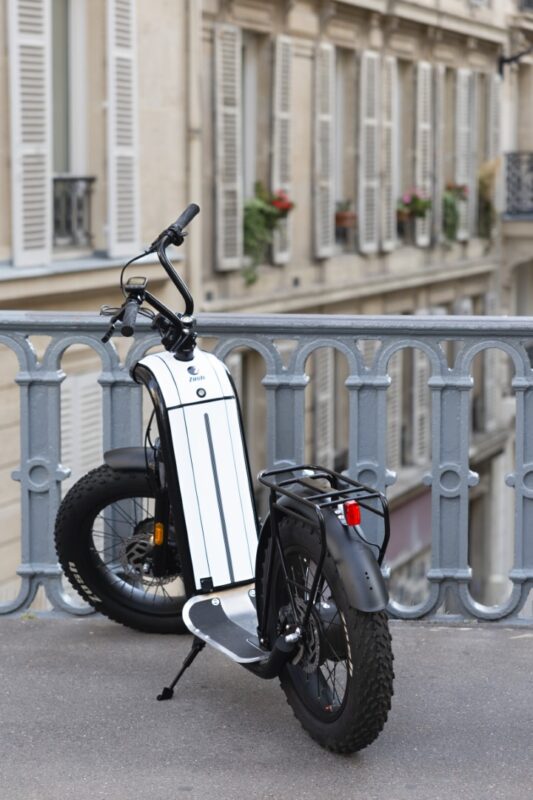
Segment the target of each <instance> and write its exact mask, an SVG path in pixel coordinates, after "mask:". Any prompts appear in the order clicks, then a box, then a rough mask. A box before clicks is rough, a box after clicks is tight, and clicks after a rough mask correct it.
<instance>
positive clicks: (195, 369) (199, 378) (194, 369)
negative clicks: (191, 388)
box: [187, 367, 205, 383]
mask: <svg viewBox="0 0 533 800" xmlns="http://www.w3.org/2000/svg"><path fill="white" fill-rule="evenodd" d="M187 372H188V373H189V375H190V376H191V377H190V378H189V383H193V382H194V381H205V375H199V374H198V373H199V372H200V370H199V369H198V367H187Z"/></svg>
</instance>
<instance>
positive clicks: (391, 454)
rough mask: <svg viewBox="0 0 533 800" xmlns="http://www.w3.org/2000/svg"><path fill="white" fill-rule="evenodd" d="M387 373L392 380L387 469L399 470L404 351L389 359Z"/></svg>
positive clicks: (388, 422)
mask: <svg viewBox="0 0 533 800" xmlns="http://www.w3.org/2000/svg"><path fill="white" fill-rule="evenodd" d="M387 372H388V374H389V377H390V379H391V385H390V386H389V388H388V389H387V468H388V469H391V470H397V469H399V467H400V466H401V463H402V378H403V374H402V373H403V353H402V351H399V352H396V353H394V355H393V356H392V358H390V359H389V364H388V367H387Z"/></svg>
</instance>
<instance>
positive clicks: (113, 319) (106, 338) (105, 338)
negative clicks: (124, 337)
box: [100, 306, 124, 344]
mask: <svg viewBox="0 0 533 800" xmlns="http://www.w3.org/2000/svg"><path fill="white" fill-rule="evenodd" d="M105 309H108V306H102V308H101V309H100V316H104V317H107V316H109V312H107V313H106V310H105ZM123 316H124V308H123V307H122V306H121V307H120V308H119V309H118V311H116V312H115V313H114V314H113V316H112V317H111V323H110V325H109V328H108V329H107V331H106V332H105V333H104V335H103V336H102V338H101V340H100V341H102V342H103V343H104V344H106V342H108V341H109V340H110V339H111V337H112V336H113V334H114V332H115V328H116V324H117V322H118V321H119V320H120V319H122V317H123Z"/></svg>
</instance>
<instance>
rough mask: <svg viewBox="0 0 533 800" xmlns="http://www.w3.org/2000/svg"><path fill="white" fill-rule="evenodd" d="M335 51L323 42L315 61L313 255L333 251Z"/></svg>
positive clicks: (329, 253)
mask: <svg viewBox="0 0 533 800" xmlns="http://www.w3.org/2000/svg"><path fill="white" fill-rule="evenodd" d="M334 109H335V51H334V49H333V45H331V44H328V43H326V42H322V43H321V44H319V45H318V47H317V50H316V58H315V148H314V162H315V255H316V257H317V258H328V257H329V256H332V255H333V253H334V251H335V188H334V176H335V175H334V165H335V158H334V131H333V114H334Z"/></svg>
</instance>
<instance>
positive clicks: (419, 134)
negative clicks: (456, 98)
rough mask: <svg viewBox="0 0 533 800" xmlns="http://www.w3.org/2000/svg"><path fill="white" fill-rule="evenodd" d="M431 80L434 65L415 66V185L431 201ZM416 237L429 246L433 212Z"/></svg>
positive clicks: (418, 227) (423, 219)
mask: <svg viewBox="0 0 533 800" xmlns="http://www.w3.org/2000/svg"><path fill="white" fill-rule="evenodd" d="M431 81H432V71H431V64H428V62H427V61H420V62H419V63H418V64H417V66H416V131H415V183H416V188H417V189H419V190H420V191H421V192H423V193H424V195H425V197H428V198H431V195H432V191H433V140H432V139H433V131H432V97H431V88H432V87H431ZM415 238H416V243H417V245H418V246H419V247H427V246H428V245H429V244H430V242H431V211H428V212H427V213H426V216H425V217H421V218H418V219H416V221H415Z"/></svg>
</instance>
